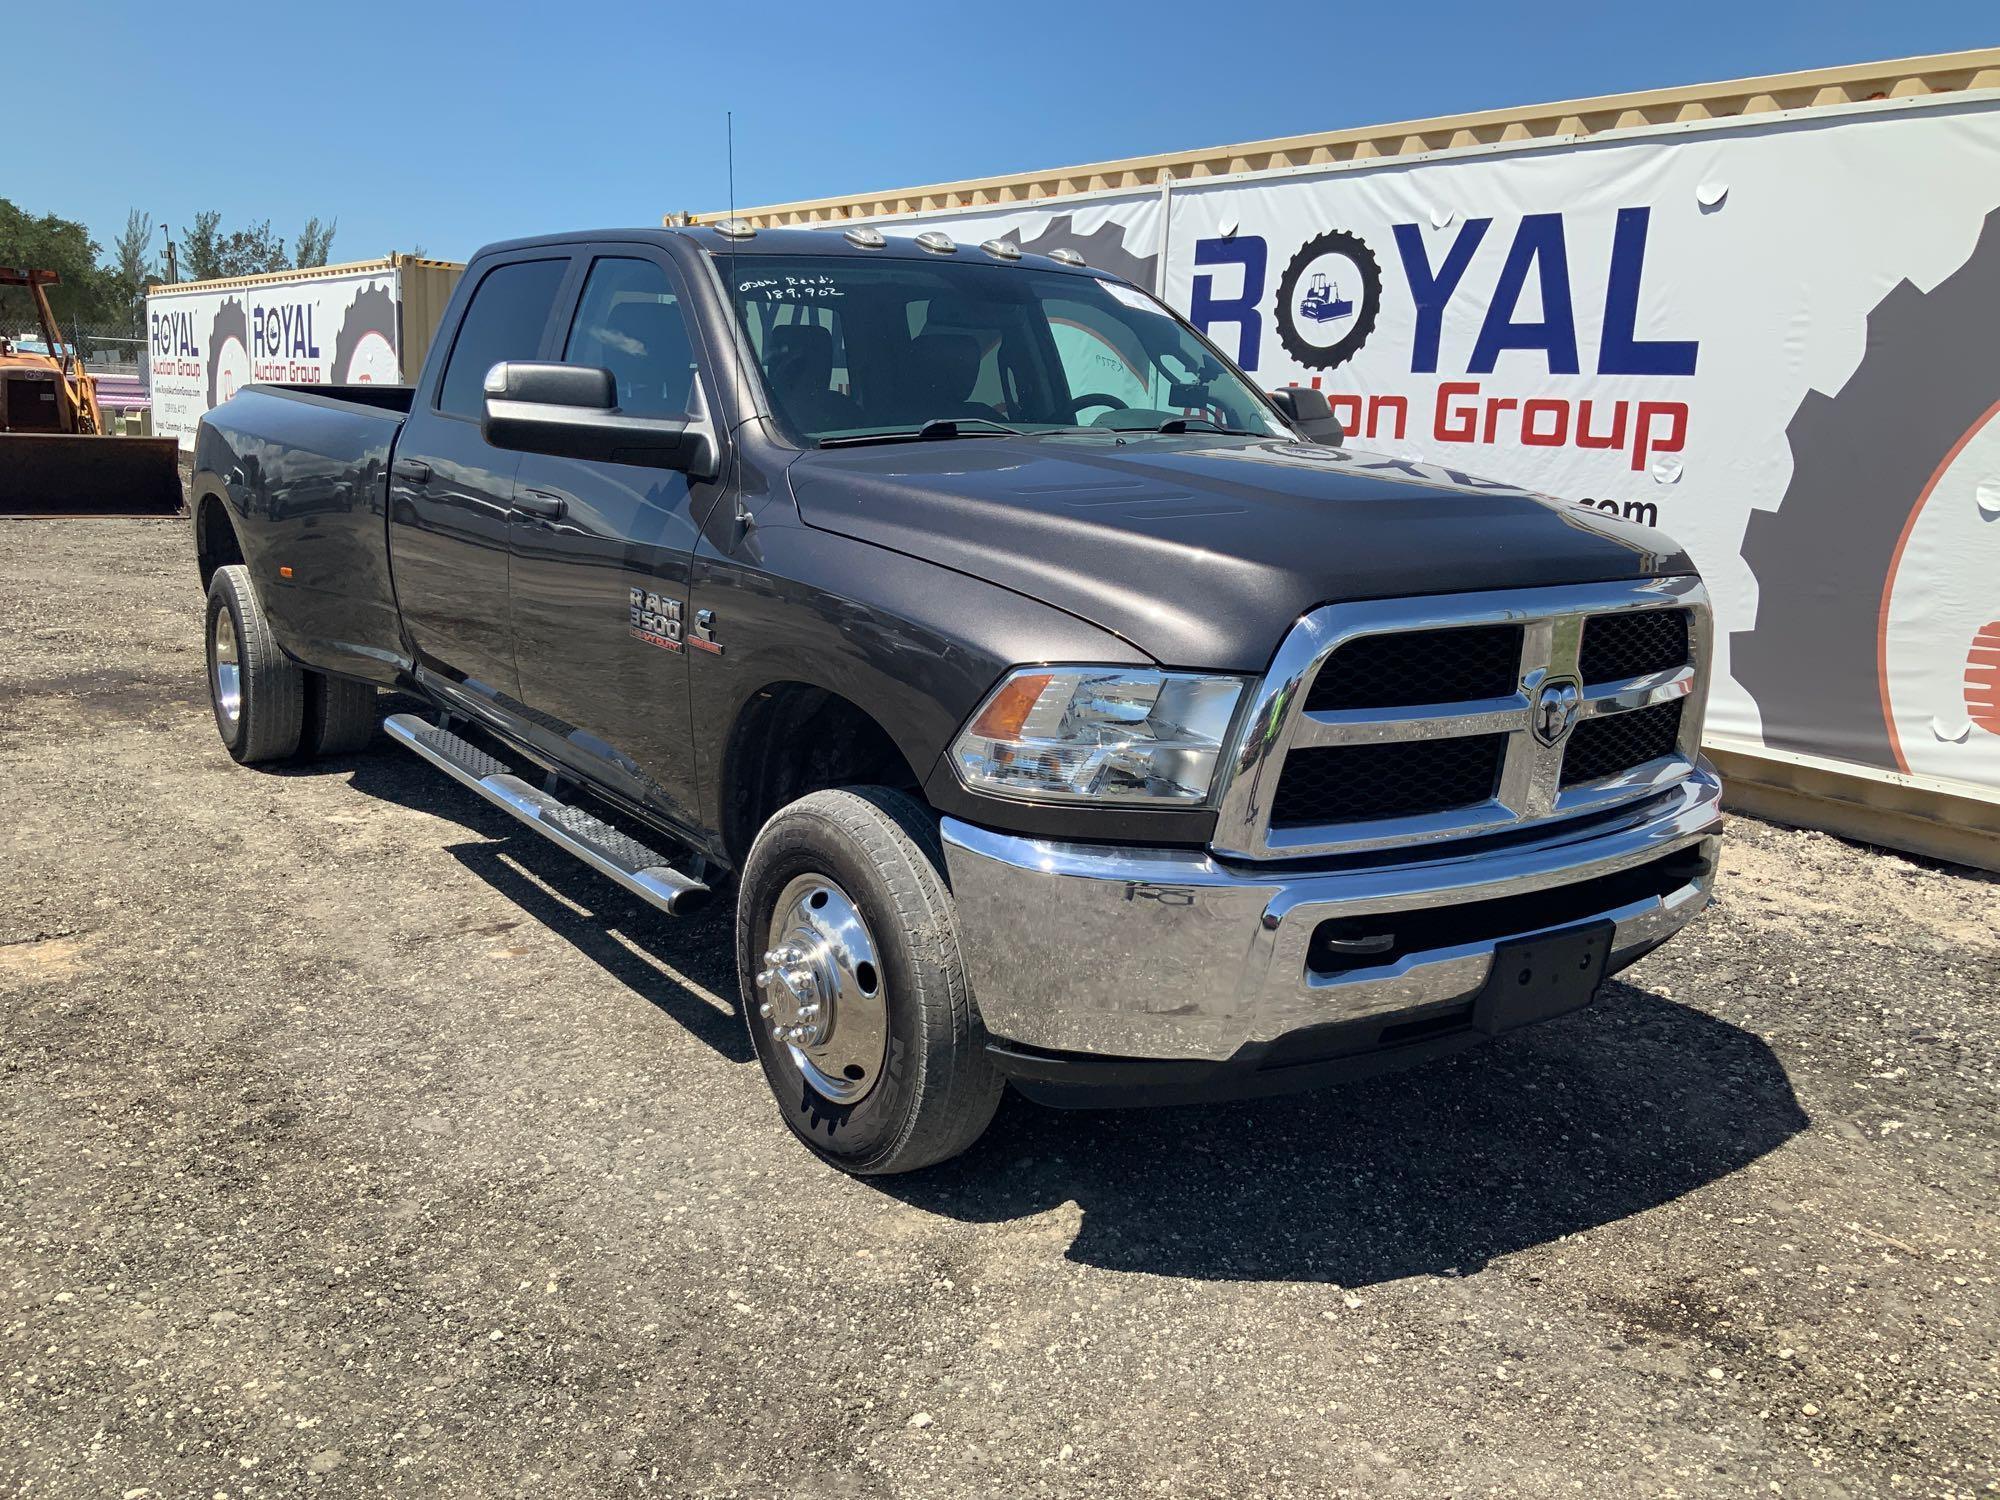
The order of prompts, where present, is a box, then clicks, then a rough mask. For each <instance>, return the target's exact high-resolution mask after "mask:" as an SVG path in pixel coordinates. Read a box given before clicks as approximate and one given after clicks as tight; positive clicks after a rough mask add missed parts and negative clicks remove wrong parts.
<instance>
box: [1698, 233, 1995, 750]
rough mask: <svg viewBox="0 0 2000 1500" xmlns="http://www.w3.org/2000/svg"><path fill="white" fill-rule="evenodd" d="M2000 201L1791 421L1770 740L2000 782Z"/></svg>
mask: <svg viewBox="0 0 2000 1500" xmlns="http://www.w3.org/2000/svg"><path fill="white" fill-rule="evenodd" d="M1996 306H2000V210H1995V211H1993V212H1992V213H1990V214H1988V216H1987V218H1986V222H1985V224H1984V226H1983V227H1982V229H1981V232H1980V235H1979V240H1978V243H1977V244H1976V245H1975V246H1974V247H1973V250H1972V254H1971V255H1970V256H1969V257H1968V258H1967V259H1966V261H1965V263H1964V264H1963V265H1962V266H1960V267H1959V268H1958V269H1957V270H1956V271H1954V272H1952V273H1951V275H1949V276H1947V277H1945V278H1944V280H1942V281H1940V282H1938V283H1937V285H1935V286H1934V287H1932V288H1931V290H1930V291H1928V292H1923V291H1919V290H1918V289H1917V288H1916V287H1915V286H1914V285H1913V284H1911V283H1910V282H1908V281H1904V282H1902V283H1900V284H1899V285H1897V286H1896V287H1895V288H1894V289H1892V290H1891V291H1890V292H1889V294H1888V295H1887V296H1885V297H1884V298H1883V299H1882V301H1881V302H1880V303H1878V304H1877V305H1876V307H1875V309H1874V310H1873V311H1872V312H1871V313H1869V315H1868V341H1867V349H1866V352H1865V353H1864V354H1863V356H1862V359H1861V363H1860V364H1859V365H1857V366H1856V367H1855V369H1854V373H1853V374H1852V375H1850V376H1849V377H1848V379H1847V382H1846V383H1845V384H1844V385H1843V386H1842V387H1841V388H1840V390H1839V392H1838V393H1837V394H1835V395H1831V396H1828V395H1823V394H1821V393H1820V392H1817V391H1809V392H1807V393H1806V397H1805V399H1804V401H1803V402H1801V403H1800V406H1799V409H1798V411H1797V413H1796V414H1794V416H1793V417H1792V420H1791V424H1790V425H1789V426H1788V427H1787V428H1786V433H1785V435H1786V437H1787V439H1788V440H1789V442H1790V444H1791V449H1792V479H1791V483H1790V485H1789V486H1788V487H1787V488H1786V490H1785V495H1784V498H1783V499H1782V500H1781V501H1780V502H1779V504H1778V508H1777V509H1776V510H1774V511H1757V512H1753V513H1752V515H1751V517H1750V524H1749V527H1748V529H1747V530H1746V531H1745V533H1744V538H1743V559H1744V561H1745V562H1747V563H1748V564H1749V565H1750V569H1751V571H1752V572H1753V573H1754V574H1756V576H1757V594H1758V599H1757V623H1756V627H1755V629H1753V630H1749V631H1739V632H1737V633H1736V634H1735V635H1733V636H1732V637H1731V641H1730V645H1731V663H1732V666H1731V670H1732V671H1733V673H1734V675H1735V677H1736V680H1737V681H1738V682H1740V683H1741V684H1742V685H1743V687H1744V689H1745V690H1746V691H1747V692H1748V693H1749V694H1750V696H1751V697H1752V698H1754V699H1755V700H1756V702H1757V709H1758V712H1759V714H1760V715H1761V716H1762V718H1763V721H1764V740H1765V743H1766V744H1769V745H1771V746H1773V747H1775V748H1778V749H1784V750H1798V751H1802V752H1805V753H1808V754H1820V755H1826V754H1832V755H1838V756H1841V757H1843V758H1845V759H1848V760H1853V761H1858V762H1860V763H1861V764H1863V765H1871V766H1876V767H1879V768H1881V769H1883V770H1887V771H1902V772H1916V773H1919V774H1924V775H1931V776H1941V777H1947V778H1951V779H1955V780H1959V781H1968V782H1972V783H1975V784H1978V785H1984V786H2000V339H1996V338H1995V337H1994V336H1993V309H1994V308H1995V307H1996Z"/></svg>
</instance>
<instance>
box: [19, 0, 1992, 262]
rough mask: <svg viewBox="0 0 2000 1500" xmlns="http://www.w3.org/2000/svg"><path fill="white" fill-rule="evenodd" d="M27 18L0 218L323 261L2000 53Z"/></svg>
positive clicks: (1208, 13) (1671, 39) (1861, 33)
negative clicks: (202, 212) (254, 229)
mask: <svg viewBox="0 0 2000 1500" xmlns="http://www.w3.org/2000/svg"><path fill="white" fill-rule="evenodd" d="M20 8H21V9H23V10H25V11H26V16H25V24H24V21H23V18H20V17H16V18H15V19H13V20H12V21H11V22H10V24H9V29H8V47H7V51H8V55H9V56H10V57H11V58H12V60H13V66H11V67H10V68H9V69H8V76H9V80H10V82H9V84H8V87H7V93H8V95H9V96H10V97H11V98H12V99H13V100H14V101H16V102H18V101H20V100H21V99H24V98H25V99H28V100H38V101H40V102H41V103H43V104H45V105H46V106H47V107H48V108H49V110H50V113H49V115H48V128H47V129H46V130H44V131H41V132H38V133H37V135H36V139H39V140H40V142H41V143H42V147H43V149H41V150H39V151H33V152H29V151H23V150H20V149H19V148H18V143H19V140H20V139H21V137H20V136H19V135H18V133H17V135H16V148H15V149H11V150H9V151H8V153H7V155H6V159H5V161H4V162H0V196H5V197H9V198H12V199H14V200H15V201H16V202H17V203H19V204H20V205H21V206H22V207H24V208H26V209H29V210H31V211H33V212H37V213H40V212H55V213H58V214H61V215H63V216H64V217H69V218H81V219H82V220H84V222H86V223H87V224H89V225H90V226H91V228H92V230H93V232H94V233H95V234H96V235H97V237H98V239H99V240H100V241H104V242H108V241H109V238H110V236H111V235H112V234H113V233H115V232H116V231H117V230H118V229H119V228H120V227H121V226H122V225H123V224H124V221H125V214H126V210H127V209H129V208H133V207H137V208H140V209H143V210H145V211H147V212H150V213H151V214H152V215H153V217H154V218H155V220H157V221H162V222H165V223H169V224H172V225H174V226H175V229H176V232H177V233H178V231H179V228H180V226H181V225H182V224H183V223H185V221H186V220H187V218H188V217H189V216H190V215H191V214H193V213H194V212H195V211H196V210H199V209H203V208H215V209H219V210H220V211H221V212H222V214H223V216H224V220H225V222H226V223H228V224H231V225H234V224H237V223H240V222H242V221H245V220H258V219H263V218H267V217H268V218H270V219H271V220H272V224H273V228H274V229H276V230H277V231H278V232H280V233H282V234H284V235H285V236H286V237H287V238H288V239H289V238H290V237H291V236H292V235H294V234H295V233H296V231H297V228H298V226H299V224H301V223H302V222H303V221H304V220H305V218H306V217H307V215H309V214H314V213H317V214H321V215H334V216H337V217H338V218H339V221H340V232H339V237H338V239H337V240H336V241H335V244H334V258H335V259H336V260H341V259H359V258H363V257H367V256H373V255H380V254H385V253H387V252H388V251H390V250H399V249H410V248H412V247H414V246H417V245H421V246H423V248H424V249H425V250H426V251H428V252H429V253H430V254H433V255H443V256H449V257H452V258H463V257H465V256H466V255H468V254H469V253H470V252H471V251H473V250H474V249H476V248H477V247H478V246H479V245H480V244H482V243H484V242H486V241H488V240H493V239H500V238H505V237H507V236H510V235H516V234H532V233H536V232H538V231H543V230H553V229H566V228H576V227H587V226H597V225H609V224H634V223H656V222H658V219H659V216H660V215H661V214H662V213H663V212H665V211H667V210H670V209H682V208H686V209H695V210H705V209H717V208H721V207H723V206H724V205H725V202H726V199H727V180H726V176H725V171H724V155H723V114H724V111H725V110H726V109H733V110H734V111H735V114H736V199H737V202H738V203H739V204H741V205H751V204H756V203H770V202H779V201H784V200H788V199H794V198H806V197H818V196H823V195H827V194H833V193H845V192H859V191H863V190H868V189H878V188H889V187H903V186H909V185H913V184H917V183H924V182H935V181H943V180H950V179H953V178H960V177H973V176H981V175H986V174H990V173H998V172H1009V171H1016V170H1027V169H1033V168H1040V167H1050V166H1059V165H1065V164H1069V163H1074V162H1083V161H1094V160H1100V159H1103V158H1106V157H1118V156H1133V155H1141V154H1145V153H1149V152H1155V151H1168V150H1175V149H1179V148H1183V147H1196V146H1208V145H1219V144H1224V143H1229V142H1234V141H1244V140H1253V139H1258V138H1261V137H1267V136H1278V135H1289V134H1296V133H1299V132H1303V131H1309V130H1325V129H1332V128H1336V127H1339V126H1344V125H1362V124H1371V123H1375V122H1379V121H1385V120H1397V119H1409V118H1414V117H1421V116H1425V115H1434V114H1446V113H1452V112H1456V111H1460V110H1471V109H1481V108H1489V107H1495V106H1501V105H1509V104H1527V103H1536V102H1543V101H1547V100H1551V99H1559V98H1573V97H1576V96H1579V95H1589V94H1602V93H1614V92H1620V91H1623V90H1629V89H1641V88H1654V87H1661V86H1665V85H1671V84H1679V83H1694V82H1705V81H1709V80H1713V79H1720V78H1733V77H1742V76H1746V75H1751V74H1758V73H1770V72H1779V71H1783V70H1786V69H1791V68H1801V67H1817V66H1826V65H1831V64H1838V63H1848V62H1860V61H1871V60H1875V59H1880V58H1889V57H1904V56H1910V55H1913V54H1917V53H1925V52H1940V51H1949V50H1955V49H1959V48H1966V47H1977V46H1990V45H1993V44H1994V43H1996V42H2000V7H1997V6H1996V5H1995V4H1994V3H1993V0H1899V3H1892V4H1883V3H1881V0H1727V3H1716V0H1684V3H1679V4H1675V5H1672V6H1665V5H1658V4H1653V5H1634V4H1604V3H1601V0H1597V3H1588V4H1569V3H1562V4H1545V5H1542V6H1539V7H1528V6H1520V5H1507V4H1495V3H1493V0H1476V3H1475V0H1436V3H1431V4H1416V5H1410V4H1395V5H1388V4H1383V5H1376V6H1371V7H1366V8H1364V7H1360V6H1356V5H1353V4H1348V3H1339V4H1335V3H1327V0H1321V3H1319V4H1310V5H1293V6H1268V7H1266V6H1252V5H1246V4H1243V3H1241V0H1226V3H1217V0H1210V3H1208V4H1199V5H1197V4H1179V3H1167V0H1152V3H1145V4H1131V3H1124V4H1114V5H1091V4H1064V5H1060V6H1051V5H1047V4H1021V5H1014V6H1010V5H1005V4H984V5H979V6H976V7H975V6H965V5H953V4H950V3H946V0H936V3H932V4H928V5H915V4H902V3H896V4H877V5H847V6H842V5H839V4H819V5H803V4H792V3H778V0H762V3H759V4H754V5H732V4H727V3H723V4H717V3H713V0H711V3H709V4H705V5H700V6H679V5H673V6H666V5H661V6H654V5H645V4H639V3H632V0H589V3H574V0H572V3H569V4H553V3H548V0H543V3H540V4H532V5H528V4H516V3H512V0H492V3H487V4H480V5H456V4H453V5H445V4H425V3H421V0H409V3H406V4H402V5H396V6H389V5H375V4H370V3H365V0H346V3H343V4H340V5H336V6H322V5H305V4H298V3H292V0H264V3H261V4H240V5H239V4H202V3H199V0H183V3H181V4H178V5H176V6H174V7H173V8H172V10H171V17H170V19H165V20H163V19H161V17H162V14H163V13H162V12H161V11H160V9H159V8H158V7H157V6H154V5H146V6H140V5H125V4H96V5H88V4H83V3H72V4H68V5H53V4H48V5H24V6H22V7H20ZM1263 15H1280V16H1283V17H1285V18H1286V20H1285V23H1284V24H1282V25H1280V24H1273V23H1268V22H1265V21H1262V20H1257V19H1253V18H1255V17H1259V16H1263ZM1529 16H1532V17H1533V18H1534V19H1533V20H1528V19H1525V18H1526V17H1529ZM44 59H46V60H47V61H48V62H50V63H52V64H53V67H52V69H50V71H49V72H48V73H47V74H45V75H44V74H43V72H42V67H41V63H42V61H43V60H44ZM44 76H45V77H46V78H47V80H48V81H47V82H46V83H44V82H41V81H39V78H40V77H44Z"/></svg>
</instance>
